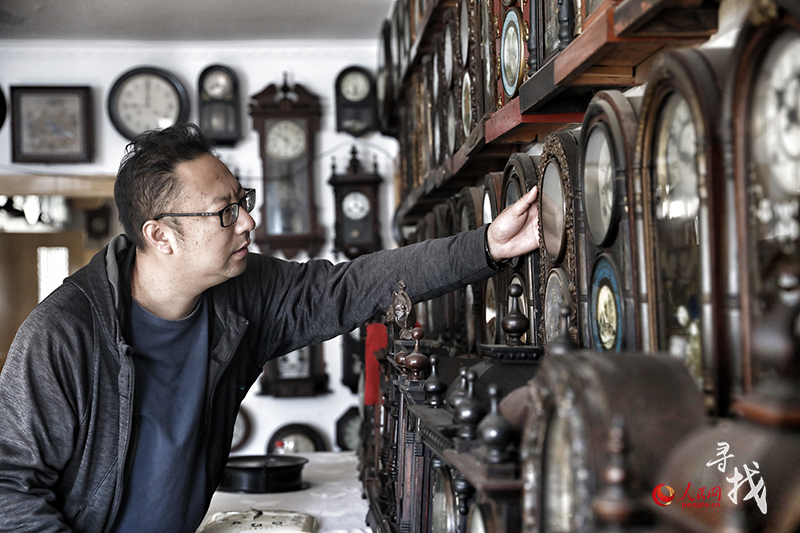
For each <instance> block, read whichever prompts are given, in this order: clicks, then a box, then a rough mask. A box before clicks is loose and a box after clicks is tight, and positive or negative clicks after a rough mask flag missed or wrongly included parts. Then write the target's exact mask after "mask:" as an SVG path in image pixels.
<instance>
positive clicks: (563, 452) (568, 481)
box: [543, 414, 576, 532]
mask: <svg viewBox="0 0 800 533" xmlns="http://www.w3.org/2000/svg"><path fill="white" fill-rule="evenodd" d="M545 442H546V445H545V455H544V459H545V464H546V465H547V468H546V469H545V479H544V492H545V502H544V511H545V512H544V524H543V526H544V531H554V532H567V531H575V530H576V527H575V523H574V518H575V513H574V508H575V504H574V494H575V472H574V471H573V468H572V464H571V461H570V455H571V453H570V452H571V446H570V444H571V443H570V431H569V422H568V420H565V419H564V417H561V416H558V414H555V415H554V416H553V418H552V420H551V422H550V423H549V424H548V429H547V437H546V439H545Z"/></svg>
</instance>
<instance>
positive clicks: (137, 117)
mask: <svg viewBox="0 0 800 533" xmlns="http://www.w3.org/2000/svg"><path fill="white" fill-rule="evenodd" d="M108 117H109V119H111V123H112V124H113V125H114V127H115V128H116V129H117V131H118V132H119V133H120V134H121V135H122V136H123V137H126V138H128V139H131V140H132V139H133V138H134V137H136V136H137V135H139V134H140V133H142V132H143V131H147V130H152V129H163V128H167V127H169V126H172V125H174V124H178V123H181V122H186V121H187V120H188V118H189V94H188V93H187V92H186V88H185V87H184V85H183V83H182V82H181V81H180V80H179V79H178V77H177V76H175V75H174V74H173V73H171V72H168V71H166V70H164V69H162V68H157V67H137V68H134V69H131V70H128V71H127V72H125V73H123V74H122V75H121V76H120V77H119V78H117V80H116V81H115V82H114V85H112V86H111V90H110V91H109V93H108Z"/></svg>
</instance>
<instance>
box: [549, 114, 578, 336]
mask: <svg viewBox="0 0 800 533" xmlns="http://www.w3.org/2000/svg"><path fill="white" fill-rule="evenodd" d="M579 164H580V152H579V146H578V141H577V139H576V138H575V134H574V133H573V132H572V131H569V130H564V131H559V132H556V133H551V134H550V135H548V136H547V137H546V138H545V142H544V147H543V149H542V155H541V157H540V159H539V184H540V189H539V197H538V200H537V201H538V202H539V216H540V219H539V220H540V225H539V243H540V248H539V251H540V255H539V257H540V269H541V270H540V290H543V291H544V292H543V293H542V294H543V296H544V299H543V302H542V305H543V315H544V316H543V317H542V327H541V328H540V333H539V335H540V338H541V339H544V340H545V342H546V341H547V340H552V338H553V336H554V335H555V333H556V332H557V331H558V330H559V323H560V320H561V317H560V306H562V305H563V304H565V303H566V304H568V307H569V309H570V324H569V328H570V336H571V337H572V339H573V340H574V341H575V342H578V343H580V342H582V341H581V340H580V339H581V335H580V328H579V325H578V316H580V315H579V312H578V277H577V269H578V264H577V263H578V250H577V246H578V243H577V237H576V234H575V227H574V218H573V216H574V214H573V213H574V205H573V201H574V196H575V191H574V187H575V182H576V181H577V179H578V168H579ZM554 271H555V272H556V274H553V272H554ZM551 284H555V285H552V287H551ZM564 291H567V293H568V296H569V298H567V294H566V293H565V292H564ZM565 300H566V301H565ZM582 311H584V312H586V311H588V309H583V310H582ZM584 316H585V315H584ZM546 324H550V325H552V326H553V327H552V328H550V329H546V328H545V325H546ZM583 340H585V339H583Z"/></svg>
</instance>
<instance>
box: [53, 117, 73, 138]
mask: <svg viewBox="0 0 800 533" xmlns="http://www.w3.org/2000/svg"><path fill="white" fill-rule="evenodd" d="M47 125H48V126H50V130H51V131H52V132H53V133H55V134H56V135H63V136H64V137H69V138H70V139H74V138H75V134H74V133H72V132H71V131H69V130H67V129H64V128H62V127H61V126H59V125H58V124H56V123H55V122H53V120H52V119H49V118H48V119H47Z"/></svg>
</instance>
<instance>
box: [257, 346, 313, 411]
mask: <svg viewBox="0 0 800 533" xmlns="http://www.w3.org/2000/svg"><path fill="white" fill-rule="evenodd" d="M260 381H261V394H268V395H272V396H275V397H278V398H283V397H300V396H316V395H317V394H324V393H326V392H328V374H327V373H326V372H325V360H324V358H323V354H322V348H321V346H319V345H316V344H315V345H311V346H304V347H303V348H298V349H297V350H294V351H292V352H289V353H288V354H285V355H282V356H280V357H276V358H275V359H271V360H270V361H268V362H267V364H266V365H264V372H263V373H262V374H261V378H260Z"/></svg>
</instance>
